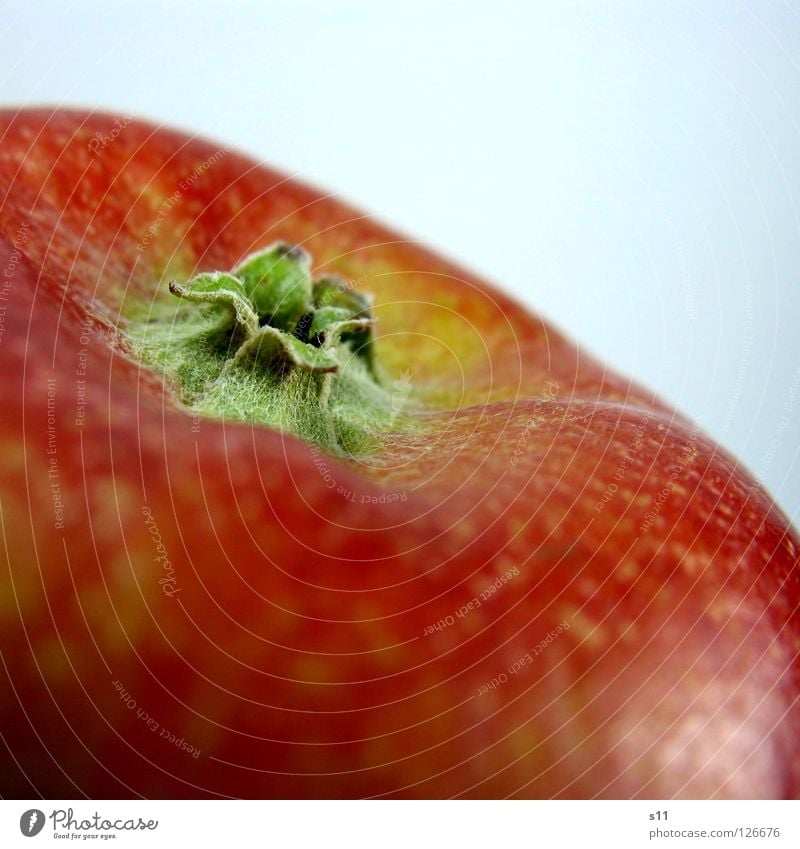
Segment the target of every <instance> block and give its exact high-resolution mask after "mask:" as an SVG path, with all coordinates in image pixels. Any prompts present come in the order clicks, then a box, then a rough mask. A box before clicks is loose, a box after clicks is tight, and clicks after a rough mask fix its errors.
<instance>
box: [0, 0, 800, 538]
mask: <svg viewBox="0 0 800 849" xmlns="http://www.w3.org/2000/svg"><path fill="white" fill-rule="evenodd" d="M4 6H5V9H6V11H5V14H4V15H3V16H2V21H3V23H2V24H0V30H2V44H3V63H2V66H1V67H0V81H1V82H0V97H2V100H3V101H5V102H7V103H37V102H42V101H45V102H51V103H53V102H55V103H68V104H78V105H88V106H104V107H108V108H113V109H115V110H118V111H121V112H126V111H132V112H135V113H139V114H144V115H146V116H150V117H152V118H154V119H156V120H158V121H166V122H171V123H175V124H178V125H182V126H184V127H186V128H189V129H191V130H193V131H197V132H201V133H204V134H208V135H212V136H215V137H217V138H219V139H222V140H224V141H227V142H230V143H233V144H235V145H237V146H239V147H242V148H244V149H245V150H248V151H250V152H251V153H253V154H255V155H256V156H258V157H260V158H263V159H265V160H267V161H269V162H271V163H273V164H275V165H277V166H279V167H281V168H283V169H285V170H286V171H288V172H290V173H296V174H299V175H302V176H304V177H305V178H308V179H311V180H313V181H315V182H317V183H318V184H319V185H321V186H323V187H325V188H327V189H329V190H332V191H334V192H338V193H341V194H342V195H343V196H345V197H346V198H348V199H350V200H352V201H354V202H355V203H357V204H359V205H361V206H363V207H365V208H367V209H368V210H371V211H374V212H377V213H379V214H380V215H381V216H382V217H383V218H384V219H386V220H388V221H389V222H391V223H393V224H395V225H397V226H399V227H400V228H401V229H402V230H403V231H405V232H407V233H410V234H412V235H413V236H417V237H419V238H421V239H423V240H424V241H426V242H429V243H430V244H432V245H434V246H436V247H438V248H439V249H441V250H442V251H444V252H445V253H447V254H449V255H451V256H453V257H455V258H457V259H459V260H461V261H463V262H464V263H466V264H467V265H469V266H472V267H474V268H476V269H478V270H480V271H482V272H484V273H485V274H486V275H487V276H488V277H490V278H492V279H494V280H495V281H496V282H498V283H500V284H501V285H503V286H504V287H506V288H507V289H510V290H513V291H514V292H515V293H516V294H517V296H518V297H519V298H521V299H522V300H523V301H525V302H526V303H528V304H530V305H531V306H534V307H536V308H537V309H540V310H541V311H543V312H544V313H545V314H546V315H547V316H548V317H550V318H551V319H552V320H553V321H555V322H556V323H557V324H558V325H560V326H561V327H562V328H563V329H565V330H566V331H567V332H569V333H570V334H571V335H572V336H574V337H575V338H576V339H579V340H581V341H582V342H583V343H584V344H585V345H587V346H588V347H589V348H590V349H591V350H592V351H594V352H595V353H596V354H597V355H599V356H601V357H603V358H605V359H606V360H607V361H608V363H609V364H610V365H612V366H613V367H615V368H617V369H620V370H622V371H625V372H627V373H629V374H632V375H634V376H636V377H637V378H638V379H640V380H641V381H642V382H644V383H646V384H648V385H650V386H652V387H654V388H656V389H657V390H658V391H659V392H660V393H661V394H662V395H663V396H664V397H665V398H667V399H669V400H670V401H673V402H674V403H676V404H677V405H679V406H680V407H682V408H683V409H684V410H685V411H686V412H688V413H689V414H690V415H692V416H693V417H694V418H695V419H697V420H698V421H699V422H700V423H701V424H702V425H703V426H704V427H705V429H706V430H707V431H709V432H710V433H711V434H713V435H714V436H715V437H716V438H717V439H719V440H720V441H721V442H722V443H723V444H724V445H726V446H727V447H728V448H730V449H732V450H733V451H734V452H735V453H737V454H738V455H740V456H741V457H742V458H743V459H744V460H745V461H746V463H747V464H748V465H749V466H750V468H751V469H752V470H753V471H754V472H755V473H756V474H757V475H758V476H759V477H761V478H762V479H763V480H764V481H765V482H766V483H767V485H768V486H769V488H770V489H771V491H772V492H773V494H774V495H775V496H776V497H777V499H778V501H779V502H780V503H781V504H782V506H783V507H784V509H785V510H786V511H787V512H788V513H789V514H790V515H791V516H792V517H793V518H794V519H795V521H797V519H798V517H800V474H798V473H799V472H800V461H798V444H799V443H800V329H798V318H800V286H798V278H799V277H800V232H799V231H798V222H799V221H800V215H799V213H798V206H800V137H799V136H800V133H799V132H798V130H799V129H800V7H798V5H797V4H791V3H783V2H766V0H765V2H746V3H739V2H735V0H730V1H729V2H719V3H717V2H691V3H682V2H643V0H631V2H628V3H624V2H605V3H604V2H588V0H587V2H585V3H563V2H548V3H541V4H526V3H489V2H486V3H475V4H469V3H463V2H433V3H431V2H428V3H421V2H403V3H391V4H388V3H387V4H382V3H377V2H372V3H368V2H364V3H339V4H329V3H322V2H320V3H303V2H291V3H287V2H277V3H275V2H273V3H266V2H265V3H253V4H244V3H229V2H226V3H220V2H215V3H191V4H187V5H184V4H171V5H165V4H163V3H139V2H137V3H109V2H102V3H101V2H91V3H74V4H70V3H61V2H59V3H56V2H46V3H37V4H35V5H27V4H24V5H23V4H19V5H14V4H8V3H5V4H4Z"/></svg>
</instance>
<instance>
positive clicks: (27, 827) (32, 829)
mask: <svg viewBox="0 0 800 849" xmlns="http://www.w3.org/2000/svg"><path fill="white" fill-rule="evenodd" d="M43 828H44V812H43V811H40V810H39V809H38V808H31V809H30V810H29V811H25V813H24V814H23V815H22V816H21V817H20V818H19V830H20V831H21V832H22V833H23V834H24V835H25V837H36V835H37V834H38V833H39V832H40V831H41V830H42V829H43Z"/></svg>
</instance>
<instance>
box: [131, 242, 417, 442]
mask: <svg viewBox="0 0 800 849" xmlns="http://www.w3.org/2000/svg"><path fill="white" fill-rule="evenodd" d="M169 291H170V292H171V293H172V294H173V295H175V296H177V297H176V298H174V299H172V298H171V299H169V302H167V303H159V304H157V305H153V307H152V308H151V309H150V310H149V311H148V313H147V315H145V316H142V317H141V318H140V319H138V320H137V319H134V320H132V321H131V323H130V325H129V327H128V328H127V329H128V333H129V335H130V337H131V340H132V343H133V347H134V350H135V353H137V354H138V356H139V357H140V358H141V359H142V360H143V362H145V363H146V364H147V365H150V366H152V367H154V368H156V369H158V370H159V371H161V372H162V373H164V374H165V375H166V376H167V377H168V378H169V379H170V380H171V382H172V384H173V386H174V388H175V391H176V394H177V395H178V397H179V398H180V400H181V401H182V402H183V404H185V405H186V406H187V407H189V408H190V409H191V410H192V411H194V412H196V413H201V414H204V415H208V416H214V417H221V418H225V419H234V420H239V421H248V422H253V423H256V424H264V425H269V426H272V427H277V428H279V429H281V430H284V431H286V432H289V433H293V434H296V435H298V436H301V437H304V438H306V439H308V440H310V441H311V442H315V443H316V444H318V445H319V446H321V447H322V448H324V449H326V450H327V451H329V452H330V453H332V454H335V455H338V456H344V455H356V456H358V455H364V454H367V453H369V452H370V451H371V450H374V449H375V448H376V447H377V446H378V444H379V443H380V439H381V436H382V435H383V434H386V433H388V432H389V431H390V430H392V429H396V428H399V427H401V426H403V424H404V423H405V424H407V420H406V418H405V417H402V418H401V416H400V413H401V412H402V410H401V407H402V406H403V405H404V403H405V401H406V400H407V397H408V394H409V391H410V387H409V386H408V384H407V383H405V384H402V389H403V391H402V392H401V393H400V394H403V395H404V397H403V398H399V397H398V391H397V387H398V385H399V384H398V383H397V382H395V384H393V385H387V384H386V381H384V380H383V379H382V378H381V376H380V373H379V369H378V368H377V364H376V362H375V358H374V352H373V344H372V327H373V317H372V310H371V300H370V298H369V297H367V296H365V295H363V294H361V293H358V292H355V291H353V290H352V289H349V288H348V287H347V285H346V284H345V282H344V281H343V280H340V279H339V278H336V277H331V276H324V277H320V278H317V279H313V278H312V275H311V259H310V257H309V255H308V254H307V253H306V251H304V250H303V249H302V248H299V247H294V246H290V245H287V244H285V243H277V244H274V245H271V246H270V247H268V248H266V249H264V250H262V251H259V252H257V253H254V254H252V255H250V256H249V257H247V258H246V259H245V260H244V261H243V262H241V263H240V264H239V265H237V266H236V267H235V268H233V269H232V270H231V271H224V272H220V271H215V272H206V273H202V274H199V275H197V276H196V277H194V278H192V279H191V280H189V281H188V282H185V283H180V282H177V281H173V282H172V283H170V285H169Z"/></svg>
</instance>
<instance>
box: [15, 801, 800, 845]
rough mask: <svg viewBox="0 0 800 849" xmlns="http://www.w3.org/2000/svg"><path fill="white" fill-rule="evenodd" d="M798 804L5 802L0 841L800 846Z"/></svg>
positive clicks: (171, 843) (210, 843)
mask: <svg viewBox="0 0 800 849" xmlns="http://www.w3.org/2000/svg"><path fill="white" fill-rule="evenodd" d="M799 821H800V802H775V801H760V802H690V801H681V802H663V801H662V802H640V801H636V802H624V801H592V802H581V801H558V802H552V801H477V802H476V801H449V802H446V801H440V802H434V801H363V802H336V801H318V802H309V801H136V802H131V801H113V800H112V801H97V802H93V801H86V800H83V801H81V800H74V801H48V802H45V801H43V800H28V801H24V800H23V801H7V800H6V801H2V802H0V846H27V847H29V849H30V847H31V846H32V845H35V844H32V843H31V841H38V842H42V841H47V842H48V845H50V843H49V842H50V841H52V840H58V841H62V842H67V841H69V842H72V843H74V842H76V841H81V842H85V841H102V842H105V843H107V844H108V843H110V842H111V841H113V844H112V845H114V846H119V847H120V848H121V847H122V846H150V847H160V846H164V847H175V846H183V845H199V846H220V845H225V846H226V847H233V846H235V847H240V846H241V847H249V846H258V847H267V846H299V847H305V846H309V847H317V846H320V845H324V846H326V847H331V846H332V847H338V846H346V847H348V849H352V847H362V846H363V847H370V849H375V847H380V849H384V847H403V849H408V847H409V846H411V847H413V849H417V847H425V849H427V847H438V846H443V847H453V846H455V847H458V849H462V847H473V846H475V847H478V846H480V847H483V849H485V847H486V846H487V845H489V846H493V847H496V846H501V847H502V849H511V847H539V846H544V847H553V846H560V845H565V846H568V847H570V848H572V847H580V846H587V847H597V846H612V847H623V848H624V847H641V846H672V847H680V846H695V847H701V846H704V845H709V846H714V847H719V849H723V847H727V846H739V847H743V846H751V847H796V846H800V828H799V826H800V822H799Z"/></svg>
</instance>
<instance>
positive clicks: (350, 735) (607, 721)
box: [0, 110, 800, 799]
mask: <svg viewBox="0 0 800 849" xmlns="http://www.w3.org/2000/svg"><path fill="white" fill-rule="evenodd" d="M0 151H2V153H1V154H0V191H2V202H1V203H0V229H1V230H2V239H1V240H0V268H2V269H3V272H0V273H4V277H3V278H2V280H0V286H2V292H0V297H1V298H2V300H0V306H2V307H4V309H3V310H2V318H3V323H2V337H0V355H1V356H2V362H3V366H4V369H3V386H4V392H3V415H2V419H0V439H1V440H2V457H3V463H2V471H0V475H1V477H0V509H1V511H2V512H1V514H0V517H1V518H2V552H3V559H4V565H3V568H2V570H0V581H2V587H1V588H0V590H1V593H0V605H1V606H0V648H1V650H2V661H3V666H2V672H0V674H1V675H2V678H3V689H2V696H1V697H0V699H1V700H0V731H1V733H2V743H3V746H4V749H3V755H2V769H0V794H1V795H2V796H4V797H25V798H28V797H36V796H39V795H41V796H44V797H51V798H55V797H61V798H74V797H81V796H89V797H94V798H118V797H138V796H145V797H201V796H209V797H364V796H392V797H455V796H461V797H501V796H512V797H539V798H549V797H558V798H594V797H617V798H619V797H622V798H628V797H642V798H659V799H660V798H672V797H698V798H708V797H734V798H752V797H755V798H761V797H765V798H774V797H790V798H796V797H797V795H798V791H799V790H800V761H799V760H798V755H797V747H796V740H797V739H798V736H799V735H800V715H799V714H798V706H797V699H798V693H800V681H798V672H799V671H800V666H799V665H798V650H800V623H798V601H800V586H798V546H800V542H798V538H797V535H796V533H795V532H794V530H793V529H792V528H791V527H790V525H789V524H788V522H787V520H786V518H785V517H784V516H783V515H782V514H781V513H780V511H779V510H778V509H777V508H776V507H775V506H774V505H773V504H772V503H771V500H770V498H769V496H768V494H767V493H765V492H764V490H763V489H762V488H761V487H759V486H758V484H757V483H756V482H755V481H754V480H753V479H752V478H751V476H750V475H749V474H748V473H747V472H746V471H745V470H744V469H743V468H741V466H740V465H738V464H737V463H736V462H735V461H734V460H733V459H732V458H731V457H730V456H729V455H727V454H726V453H725V452H724V451H722V450H721V449H720V448H718V447H717V446H715V445H714V444H713V443H712V442H711V441H710V440H708V438H706V437H705V436H704V435H703V434H702V433H699V432H698V431H697V429H696V428H695V427H694V426H693V425H692V424H691V422H689V421H688V420H686V419H685V418H683V417H681V416H679V415H676V414H674V413H673V412H671V411H670V410H669V409H667V408H666V407H665V406H664V405H663V404H661V403H659V402H658V400H657V399H655V398H653V397H652V396H651V394H649V393H648V392H646V391H644V390H642V389H641V388H639V387H636V386H632V385H631V384H630V383H629V382H628V381H627V380H625V379H623V378H620V377H618V376H615V375H613V374H609V373H608V372H607V371H605V370H604V369H603V368H602V367H601V366H599V365H598V364H597V363H595V362H594V361H592V360H591V358H590V357H588V356H586V354H584V353H583V352H581V351H580V350H579V349H577V348H576V347H575V346H574V345H572V344H571V343H570V342H568V341H567V340H565V339H564V338H563V337H562V336H561V335H560V334H559V333H558V332H557V331H556V330H554V329H553V328H552V327H550V326H548V325H547V324H546V323H545V322H544V321H543V320H542V319H541V318H539V317H537V316H535V315H532V314H530V313H529V312H527V311H525V310H524V309H522V308H521V307H520V306H519V305H517V304H515V303H514V302H513V301H512V300H511V299H509V298H507V297H506V296H504V295H502V294H501V293H500V292H498V291H497V290H496V289H494V288H493V287H492V286H490V285H488V284H486V283H485V282H483V281H481V280H479V279H477V278H476V277H475V276H473V275H471V274H469V273H468V272H466V271H464V270H463V269H460V268H458V267H456V266H454V265H453V264H452V263H449V262H447V261H445V260H443V259H441V258H440V257H438V256H437V255H435V254H433V253H431V252H429V251H428V250H426V249H424V248H422V247H420V246H419V245H418V244H416V243H414V242H412V241H410V240H408V239H406V238H403V237H402V236H399V235H397V234H396V233H393V232H391V231H390V230H388V229H386V228H385V227H383V226H381V225H379V224H376V223H375V222H374V221H372V220H371V219H369V218H367V217H365V216H363V215H362V214H360V213H358V212H357V211H355V210H353V209H351V208H350V207H348V206H346V205H344V204H342V203H340V202H339V201H338V200H336V199H335V198H332V197H330V196H325V195H322V194H320V193H319V192H317V191H316V190H313V189H310V188H308V187H306V186H304V185H301V184H299V183H297V182H296V181H294V180H290V179H287V178H286V177H285V176H284V175H281V174H278V173H276V172H274V171H272V170H270V169H268V168H266V167H264V166H262V165H259V164H256V163H254V162H252V161H251V160H249V159H247V158H245V157H243V156H240V155H238V154H236V153H235V152H233V151H225V150H224V149H222V148H221V146H220V145H219V144H213V143H209V142H206V141H203V140H199V139H196V138H190V137H188V136H186V135H183V134H181V133H178V132H174V131H171V130H168V129H164V128H161V127H155V126H152V125H150V124H147V123H144V122H141V121H133V120H129V119H127V118H123V117H122V116H109V115H100V114H88V113H82V112H77V111H65V110H55V111H53V110H22V111H16V112H15V111H6V112H4V113H2V116H1V117H0ZM220 151H222V152H221V153H220ZM209 162H210V164H207V165H206V166H205V167H201V166H202V165H203V163H209ZM198 169H199V173H198ZM193 175H194V176H193ZM420 179H421V181H422V180H423V177H421V178H420ZM182 183H184V184H185V187H182V185H181V184H182ZM176 192H177V193H178V194H177V195H176V194H175V193H176ZM170 198H172V200H170ZM155 222H158V224H157V226H156V225H155ZM150 228H154V229H153V230H151V229H150ZM278 239H283V240H286V241H289V242H292V243H296V244H301V245H303V246H304V247H305V248H306V249H307V250H308V251H309V252H310V253H311V255H312V256H313V258H314V261H315V270H316V271H319V272H322V271H326V272H335V273H338V274H340V275H342V276H344V277H345V278H347V279H348V280H349V281H350V283H351V285H353V286H354V287H362V288H363V290H364V291H370V292H372V293H373V294H374V296H375V301H376V308H375V312H376V315H377V318H378V328H379V333H378V335H379V339H378V342H377V350H378V353H379V356H380V358H381V362H382V363H383V366H384V368H385V370H386V372H387V374H388V375H389V377H390V378H392V377H395V378H397V377H399V376H400V375H401V374H403V372H405V371H406V370H410V372H411V378H410V380H411V383H412V386H413V390H414V396H413V403H415V404H418V403H419V404H424V405H425V410H426V412H425V413H420V414H419V416H420V427H421V428H422V432H421V433H420V432H419V431H417V432H415V433H414V434H413V435H409V434H408V433H398V434H390V435H389V436H388V437H387V440H386V445H385V448H384V449H383V450H381V451H380V452H378V453H376V454H375V455H374V456H372V457H369V458H367V459H365V460H364V461H363V462H355V461H353V462H350V463H343V462H339V461H337V460H335V459H332V458H330V457H326V456H325V455H323V454H321V453H320V452H319V451H318V450H316V449H313V448H311V447H310V446H309V445H307V444H306V443H304V442H302V441H301V440H299V439H296V438H294V437H291V436H286V435H283V434H281V433H279V432H276V431H272V430H270V429H268V428H263V427H254V426H251V425H249V424H246V423H235V422H221V421H216V420H211V419H206V418H203V419H197V418H194V417H193V416H192V414H191V412H190V411H187V410H186V409H184V408H182V407H181V405H180V404H179V403H178V402H177V401H176V400H175V397H174V393H173V392H172V390H171V389H170V387H168V386H165V384H164V381H163V379H162V378H161V377H160V376H158V375H156V374H154V373H153V372H152V371H150V370H148V369H146V368H144V367H143V366H141V365H140V364H139V363H138V362H137V361H136V360H135V358H134V357H133V356H132V355H131V353H130V345H129V344H128V342H127V340H126V337H125V319H124V315H125V314H126V309H127V307H128V306H129V305H130V304H131V303H133V302H134V301H135V300H136V299H138V300H139V301H140V302H144V303H147V302H148V301H149V300H150V299H151V298H152V297H153V294H154V292H155V289H156V287H157V286H158V285H163V284H164V282H165V281H166V280H168V279H171V278H173V277H183V278H186V277H188V276H191V275H192V274H193V273H196V272H198V271H202V270H213V269H228V268H231V267H233V266H234V265H235V264H236V262H237V261H238V260H240V259H241V257H242V256H244V255H246V254H247V253H248V252H250V251H252V250H253V249H255V248H258V247H260V246H263V245H266V244H269V243H270V242H273V241H276V240H278ZM498 249H503V246H498ZM6 283H7V284H8V285H6ZM123 295H124V298H123ZM81 381H83V382H82V383H81ZM53 460H55V464H53V462H52V461H53ZM331 482H333V485H331ZM613 486H615V487H616V489H615V490H613V489H612V487H613ZM665 492H666V493H667V494H666V495H664V493H665ZM59 505H60V507H59ZM656 508H657V509H656ZM62 525H63V527H62ZM159 545H161V546H162V547H163V548H159V547H158V546H159ZM159 554H161V555H163V556H162V560H161V561H157V560H156V558H157V557H158V556H159ZM163 557H166V559H167V560H168V565H167V564H165V562H164V559H163ZM498 579H499V580H498ZM504 579H505V580H504ZM491 586H495V587H496V589H494V590H490V589H489V588H490V587H491ZM482 594H483V599H484V600H482V601H481V595H482ZM476 598H477V599H478V600H479V601H480V604H478V605H476V604H475V599H476ZM470 604H472V608H471V609H470ZM465 610H466V611H467V612H466V613H465V614H464V615H458V614H459V611H465ZM451 621H452V624H450V622H451ZM561 623H565V624H566V625H568V626H569V627H568V628H567V627H565V626H564V625H561ZM548 635H550V636H549V637H548ZM553 635H555V636H553ZM540 644H541V647H540V648H539V649H538V650H537V649H536V647H537V646H540ZM537 651H538V653H537ZM526 657H529V659H526ZM510 670H515V671H514V672H511V671H510Z"/></svg>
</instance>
